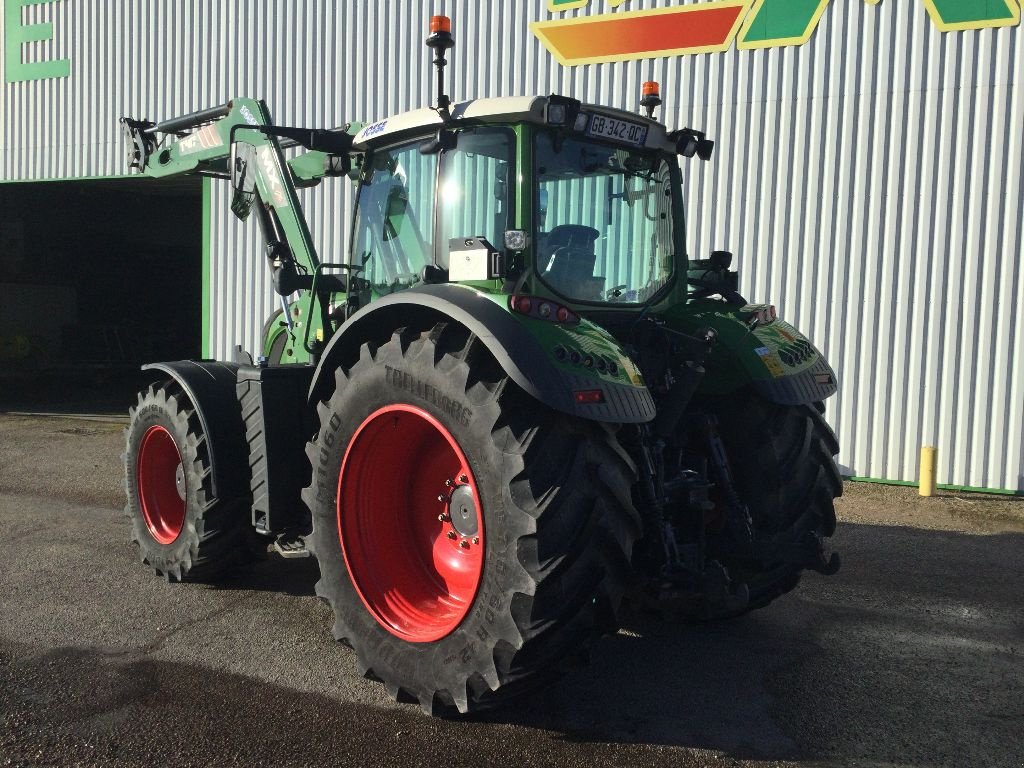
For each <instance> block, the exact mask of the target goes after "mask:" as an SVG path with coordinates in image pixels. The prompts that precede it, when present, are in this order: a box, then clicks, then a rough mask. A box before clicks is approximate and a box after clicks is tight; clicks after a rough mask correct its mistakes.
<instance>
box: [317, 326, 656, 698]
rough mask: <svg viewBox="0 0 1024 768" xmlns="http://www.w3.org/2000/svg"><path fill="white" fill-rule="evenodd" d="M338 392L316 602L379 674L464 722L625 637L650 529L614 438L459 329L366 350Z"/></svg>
mask: <svg viewBox="0 0 1024 768" xmlns="http://www.w3.org/2000/svg"><path fill="white" fill-rule="evenodd" d="M335 384H336V388H335V391H334V393H333V394H332V395H331V396H330V398H329V399H328V400H327V401H326V402H324V403H322V404H321V405H320V406H319V409H318V410H319V417H320V431H319V433H318V434H317V436H316V437H315V439H314V440H313V441H312V442H311V443H310V444H309V445H308V447H307V453H308V455H309V458H310V462H311V464H312V468H313V477H312V483H311V485H310V487H309V488H307V489H306V491H305V492H304V494H303V498H304V500H305V501H306V504H307V505H308V506H309V508H310V510H311V511H312V513H313V534H312V549H313V551H314V554H315V555H316V557H317V558H318V560H319V562H320V570H321V579H320V581H319V583H318V584H317V593H318V594H319V595H320V596H322V597H324V598H325V599H327V600H328V601H329V602H330V604H331V606H332V608H333V609H334V614H335V623H334V635H335V637H336V638H337V639H339V640H341V641H344V642H346V643H348V644H349V645H351V646H352V647H353V649H354V650H355V652H356V655H357V656H358V660H359V668H360V670H361V671H362V673H363V674H364V675H365V676H367V677H369V678H374V679H378V680H381V681H382V682H383V683H384V685H385V687H386V688H387V690H388V692H389V693H390V694H391V696H392V697H394V698H396V699H398V700H404V701H415V702H418V703H419V704H420V705H421V707H422V708H423V709H424V710H425V711H427V712H430V713H437V712H439V711H441V710H443V709H445V708H448V707H453V706H454V707H456V708H458V710H459V711H460V712H463V713H465V712H468V711H471V710H472V711H476V710H480V709H483V708H487V707H492V706H496V705H499V704H501V703H503V702H505V701H507V700H508V699H509V698H510V697H512V696H514V695H517V694H520V693H523V692H526V691H528V690H531V689H533V688H535V687H537V686H539V685H541V684H543V683H547V682H550V681H551V680H552V679H554V678H555V677H557V676H558V675H559V674H560V673H561V672H562V671H563V670H564V668H565V665H566V661H567V657H570V656H571V655H573V654H574V652H577V651H579V650H581V649H583V648H584V647H586V646H587V645H588V644H589V643H590V642H591V641H592V640H593V639H594V638H595V637H597V636H598V635H600V634H602V633H604V632H609V631H614V629H615V628H616V626H617V624H616V620H615V612H616V609H617V607H618V604H619V602H620V600H621V597H622V594H623V592H624V590H625V587H626V582H627V580H628V579H629V578H630V574H631V571H630V565H629V558H630V553H631V550H632V546H633V541H634V540H635V539H636V538H637V536H638V535H639V530H640V523H639V519H638V517H637V514H636V512H635V510H634V509H633V507H632V504H631V501H630V485H631V483H632V482H633V476H634V469H633V466H632V464H631V463H630V461H629V459H628V457H627V456H626V455H625V453H624V452H623V451H622V449H621V448H620V447H619V446H618V443H617V441H616V440H615V438H614V436H613V434H612V432H611V431H610V430H608V429H605V428H604V427H603V426H601V425H597V424H593V423H589V422H584V421H581V420H579V419H573V418H571V417H568V416H565V415H562V414H559V413H555V412H552V411H550V410H549V409H547V408H545V407H544V406H543V405H541V404H540V403H538V402H537V401H535V400H533V399H532V398H530V397H528V396H527V395H525V394H524V393H523V392H522V391H521V390H519V389H518V388H517V387H516V386H515V385H514V384H513V383H511V382H510V381H509V380H508V379H507V378H506V377H505V375H504V373H503V372H502V371H501V370H500V368H498V367H497V365H496V364H495V363H494V361H493V359H492V358H491V357H490V355H489V354H488V353H487V352H486V349H485V348H484V347H483V346H482V345H481V344H480V343H479V342H478V341H476V339H475V337H473V336H472V335H470V334H469V333H468V332H467V331H465V330H464V329H462V328H460V327H451V326H445V325H438V326H436V327H434V329H433V330H431V331H429V332H426V333H419V332H412V331H409V332H404V331H403V332H399V333H396V334H395V335H394V336H393V337H392V338H391V340H390V341H389V342H387V343H386V344H384V345H382V346H380V347H379V348H373V347H370V346H368V345H364V346H363V348H362V352H361V356H360V359H359V360H358V362H356V363H355V364H354V365H353V366H352V367H351V368H350V369H348V370H344V369H339V370H338V371H337V372H336V375H335ZM449 481H451V484H449ZM446 517H447V518H449V519H446ZM439 518H440V519H439Z"/></svg>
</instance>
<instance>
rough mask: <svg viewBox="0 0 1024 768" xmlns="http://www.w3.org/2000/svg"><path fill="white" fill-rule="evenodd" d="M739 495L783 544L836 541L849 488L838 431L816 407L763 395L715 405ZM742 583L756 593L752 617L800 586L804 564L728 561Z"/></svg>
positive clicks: (763, 534) (757, 525) (762, 533)
mask: <svg viewBox="0 0 1024 768" xmlns="http://www.w3.org/2000/svg"><path fill="white" fill-rule="evenodd" d="M713 410H714V412H715V413H716V415H717V416H718V424H719V431H720V434H721V438H722V442H723V443H724V444H725V448H726V452H727V453H728V456H729V463H730V466H731V469H732V473H733V476H734V483H735V486H736V491H737V492H738V494H739V496H740V498H741V500H742V501H743V502H744V503H745V504H746V505H747V508H748V510H749V511H750V516H751V520H752V522H753V525H754V529H755V533H756V535H757V536H758V538H760V539H771V540H774V541H777V542H778V543H779V545H780V547H782V546H786V545H789V544H791V543H794V544H795V543H799V542H807V541H809V540H811V541H813V540H815V539H820V540H822V542H825V540H827V539H828V537H830V536H831V535H832V534H833V533H834V532H835V528H836V513H835V505H834V499H835V498H837V497H839V496H842V493H843V483H842V478H841V477H840V475H839V468H838V467H837V466H836V462H835V459H834V458H833V457H834V456H835V455H836V454H837V453H838V452H839V443H838V441H837V440H836V436H835V433H834V432H833V431H832V429H831V427H829V425H828V423H827V422H826V421H825V419H824V417H823V416H822V413H821V411H820V410H819V408H818V407H816V406H814V405H796V406H793V405H778V404H776V403H770V402H768V401H766V400H764V399H762V398H760V397H758V396H756V395H748V396H746V397H744V398H743V399H742V401H740V400H727V401H725V402H722V403H720V404H719V405H718V406H717V407H715V408H714V409H713ZM724 564H725V565H726V567H727V568H728V569H729V572H730V574H731V575H732V577H733V579H734V580H738V581H743V582H745V583H746V584H747V586H748V588H749V589H750V603H749V604H748V605H747V607H746V608H745V609H744V612H746V611H750V610H754V609H756V608H762V607H764V606H766V605H768V604H769V603H770V602H772V601H773V600H774V599H775V598H777V597H779V596H781V595H784V594H785V593H787V592H789V591H790V590H792V589H793V588H794V587H796V585H797V583H798V582H799V581H800V576H801V573H802V571H803V570H804V566H802V565H798V564H794V563H789V562H765V561H764V560H763V559H762V560H761V561H759V562H755V561H752V560H750V559H740V558H737V559H726V560H725V562H724Z"/></svg>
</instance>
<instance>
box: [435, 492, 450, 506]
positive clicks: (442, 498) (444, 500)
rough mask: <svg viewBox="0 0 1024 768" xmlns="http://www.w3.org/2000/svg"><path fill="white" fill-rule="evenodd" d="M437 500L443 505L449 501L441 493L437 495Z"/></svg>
mask: <svg viewBox="0 0 1024 768" xmlns="http://www.w3.org/2000/svg"><path fill="white" fill-rule="evenodd" d="M437 500H438V501H440V502H441V503H442V504H443V503H444V502H446V501H448V497H447V496H445V495H444V494H443V493H439V494H437Z"/></svg>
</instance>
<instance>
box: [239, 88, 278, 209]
mask: <svg viewBox="0 0 1024 768" xmlns="http://www.w3.org/2000/svg"><path fill="white" fill-rule="evenodd" d="M242 109H243V110H244V109H245V107H242ZM256 161H257V162H258V163H259V164H260V170H261V171H263V178H264V179H265V181H266V184H267V192H268V193H269V194H270V200H271V202H272V203H273V204H274V207H275V208H287V207H288V195H286V194H285V191H284V184H283V183H282V182H281V173H280V172H279V171H278V168H277V158H276V157H275V156H274V148H273V147H271V146H270V145H268V144H264V145H263V146H262V147H256Z"/></svg>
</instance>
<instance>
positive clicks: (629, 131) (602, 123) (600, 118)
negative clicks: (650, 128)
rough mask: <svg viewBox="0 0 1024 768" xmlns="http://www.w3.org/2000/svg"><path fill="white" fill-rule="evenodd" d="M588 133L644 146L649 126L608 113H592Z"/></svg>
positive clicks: (601, 137)
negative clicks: (608, 114) (611, 115)
mask: <svg viewBox="0 0 1024 768" xmlns="http://www.w3.org/2000/svg"><path fill="white" fill-rule="evenodd" d="M587 135H588V136H594V137H596V138H599V139H611V140H613V141H621V142H623V143H624V144H632V145H633V146H636V147H642V146H643V144H644V142H645V141H646V140H647V126H646V125H643V124H641V123H631V122H629V121H628V120H619V119H618V118H615V117H608V116H607V115H591V117H590V124H589V125H587Z"/></svg>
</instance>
